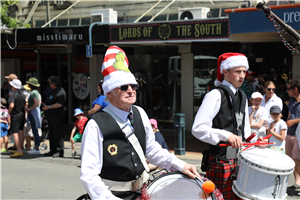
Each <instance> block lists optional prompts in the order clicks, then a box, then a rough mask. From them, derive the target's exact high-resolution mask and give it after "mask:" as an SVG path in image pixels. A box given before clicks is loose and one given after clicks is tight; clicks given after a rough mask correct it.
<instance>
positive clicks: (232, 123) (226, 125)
mask: <svg viewBox="0 0 300 200" xmlns="http://www.w3.org/2000/svg"><path fill="white" fill-rule="evenodd" d="M217 89H218V90H219V92H220V93H221V107H220V110H219V112H218V114H217V115H216V116H215V118H214V119H213V125H212V128H217V129H223V130H226V131H229V132H231V133H233V134H235V135H238V131H237V123H236V119H235V114H234V109H233V106H232V105H233V103H236V104H237V107H236V108H239V111H240V112H241V113H243V114H244V117H243V123H242V125H241V126H240V128H241V132H242V140H243V141H244V140H245V139H244V124H245V105H246V95H245V93H244V92H243V91H241V90H238V94H239V99H240V102H236V101H235V99H236V97H235V96H234V94H233V92H232V91H230V88H228V87H226V86H222V87H218V88H217ZM229 92H231V93H232V94H231V95H233V97H232V99H233V98H235V99H233V100H234V101H233V102H232V103H231V100H230V94H229ZM219 144H229V143H228V142H223V141H221V142H219V143H218V144H217V145H210V149H209V150H210V154H211V155H212V156H214V157H216V158H219V159H220V160H225V161H227V159H226V150H227V147H220V146H219Z"/></svg>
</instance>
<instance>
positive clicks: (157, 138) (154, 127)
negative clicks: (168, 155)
mask: <svg viewBox="0 0 300 200" xmlns="http://www.w3.org/2000/svg"><path fill="white" fill-rule="evenodd" d="M150 124H151V126H152V130H153V133H154V135H155V141H156V142H158V143H159V144H160V145H161V147H162V148H163V149H166V150H168V151H169V148H168V145H167V143H166V142H165V139H164V137H163V135H162V134H161V133H160V132H159V129H158V127H157V121H156V120H155V119H150ZM147 163H148V167H149V169H150V170H151V171H153V170H156V169H157V166H156V165H153V164H151V163H149V162H148V161H147Z"/></svg>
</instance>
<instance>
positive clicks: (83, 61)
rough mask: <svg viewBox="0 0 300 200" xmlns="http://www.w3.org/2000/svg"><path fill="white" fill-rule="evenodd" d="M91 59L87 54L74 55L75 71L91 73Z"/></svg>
mask: <svg viewBox="0 0 300 200" xmlns="http://www.w3.org/2000/svg"><path fill="white" fill-rule="evenodd" d="M89 62H90V61H89V59H88V58H86V57H85V55H73V56H72V65H73V71H72V72H73V73H89V72H90V69H89Z"/></svg>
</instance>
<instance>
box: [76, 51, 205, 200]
mask: <svg viewBox="0 0 300 200" xmlns="http://www.w3.org/2000/svg"><path fill="white" fill-rule="evenodd" d="M128 66H129V62H128V59H127V57H126V54H125V52H124V51H123V50H122V49H121V48H119V47H117V46H111V47H110V48H108V49H107V52H106V54H105V58H104V61H103V65H102V73H103V75H104V83H103V90H104V94H105V95H106V97H107V99H108V101H109V105H108V106H107V107H105V108H104V109H103V112H99V113H97V114H95V115H93V117H92V119H91V120H89V122H88V123H87V125H86V128H85V130H84V133H83V139H82V148H81V149H82V152H81V154H82V164H81V175H80V179H81V181H82V183H83V185H84V187H85V189H86V191H87V192H88V195H89V196H90V198H91V199H119V198H122V199H135V198H136V196H138V195H139V191H140V189H141V188H142V186H143V184H144V183H145V182H146V181H147V180H148V177H149V175H148V172H149V168H148V165H147V163H146V158H147V160H148V161H149V162H151V163H153V164H155V165H158V166H160V167H161V168H166V169H171V168H172V169H176V170H179V171H182V172H183V173H185V174H187V175H189V176H190V177H192V178H195V175H197V176H199V174H198V173H197V171H196V167H195V166H193V165H190V164H187V163H185V162H184V161H182V160H179V159H178V158H176V157H175V156H174V155H172V154H170V153H169V152H168V151H167V150H165V149H162V148H161V146H160V145H159V144H158V143H156V142H155V136H154V134H153V132H152V128H151V124H150V122H149V118H148V116H147V114H146V113H145V111H144V110H143V109H142V108H141V107H138V106H132V105H133V104H134V103H135V101H136V90H137V89H138V84H137V82H136V80H135V77H134V75H133V74H132V73H131V72H130V70H129V68H128Z"/></svg>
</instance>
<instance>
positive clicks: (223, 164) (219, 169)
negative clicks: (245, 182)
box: [206, 156, 240, 200]
mask: <svg viewBox="0 0 300 200" xmlns="http://www.w3.org/2000/svg"><path fill="white" fill-rule="evenodd" d="M214 158H215V157H213V156H209V162H210V163H209V168H208V171H207V172H206V177H207V178H208V179H210V180H211V181H212V182H213V183H214V184H215V185H216V188H218V189H219V190H220V192H221V193H222V194H223V197H224V199H225V200H239V199H240V198H239V197H238V196H236V194H235V193H234V192H233V191H232V185H233V180H232V179H231V174H233V173H234V172H235V171H236V162H237V161H236V160H233V159H232V160H230V161H229V162H227V161H223V160H218V161H216V159H214Z"/></svg>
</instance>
